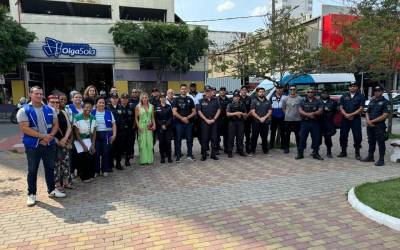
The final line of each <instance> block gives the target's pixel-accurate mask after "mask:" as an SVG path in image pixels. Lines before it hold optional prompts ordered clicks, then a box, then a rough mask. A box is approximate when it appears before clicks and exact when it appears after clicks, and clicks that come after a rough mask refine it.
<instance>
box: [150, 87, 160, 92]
mask: <svg viewBox="0 0 400 250" xmlns="http://www.w3.org/2000/svg"><path fill="white" fill-rule="evenodd" d="M154 92H159V90H158V88H153V89H152V90H151V93H154Z"/></svg>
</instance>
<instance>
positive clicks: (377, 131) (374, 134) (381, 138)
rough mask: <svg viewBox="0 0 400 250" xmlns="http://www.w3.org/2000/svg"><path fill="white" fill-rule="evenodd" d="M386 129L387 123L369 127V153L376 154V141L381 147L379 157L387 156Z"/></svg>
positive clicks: (370, 154)
mask: <svg viewBox="0 0 400 250" xmlns="http://www.w3.org/2000/svg"><path fill="white" fill-rule="evenodd" d="M385 130H386V125H385V124H384V123H382V124H376V125H375V126H373V127H370V126H368V127H367V135H368V155H369V156H374V153H375V148H376V143H378V148H379V159H382V160H383V158H384V157H385V151H386V145H385Z"/></svg>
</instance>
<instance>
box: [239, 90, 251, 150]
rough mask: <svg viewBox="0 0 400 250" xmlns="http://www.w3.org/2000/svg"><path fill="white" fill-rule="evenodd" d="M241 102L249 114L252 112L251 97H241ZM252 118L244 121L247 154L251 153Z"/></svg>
mask: <svg viewBox="0 0 400 250" xmlns="http://www.w3.org/2000/svg"><path fill="white" fill-rule="evenodd" d="M240 101H241V102H242V103H243V104H244V105H245V106H246V110H247V112H249V111H250V105H251V97H249V96H246V97H243V96H240ZM251 120H252V118H251V117H247V119H246V120H245V121H244V136H245V137H246V152H247V153H250V152H251Z"/></svg>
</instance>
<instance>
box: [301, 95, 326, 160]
mask: <svg viewBox="0 0 400 250" xmlns="http://www.w3.org/2000/svg"><path fill="white" fill-rule="evenodd" d="M300 107H301V108H302V109H303V111H304V112H305V113H313V112H317V111H318V110H321V109H322V104H321V101H320V100H318V99H317V98H315V97H312V98H311V99H310V98H309V97H305V98H304V100H303V102H302V103H301V104H300ZM318 119H319V117H317V116H315V117H313V118H310V117H306V116H303V117H302V121H301V125H300V145H299V151H298V155H297V156H296V159H302V158H304V149H305V148H306V146H307V138H308V134H309V133H311V139H312V145H311V148H312V150H313V158H314V159H318V160H323V159H322V157H321V156H320V155H319V145H320V142H319V141H320V136H321V134H320V133H321V132H320V124H319V120H318Z"/></svg>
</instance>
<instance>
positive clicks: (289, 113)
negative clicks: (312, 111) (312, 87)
mask: <svg viewBox="0 0 400 250" xmlns="http://www.w3.org/2000/svg"><path fill="white" fill-rule="evenodd" d="M302 101H303V97H300V96H298V95H296V96H295V97H293V96H288V97H287V98H285V100H283V105H282V108H283V109H284V110H285V121H288V122H290V121H301V116H300V113H299V107H300V104H301V103H302Z"/></svg>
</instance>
